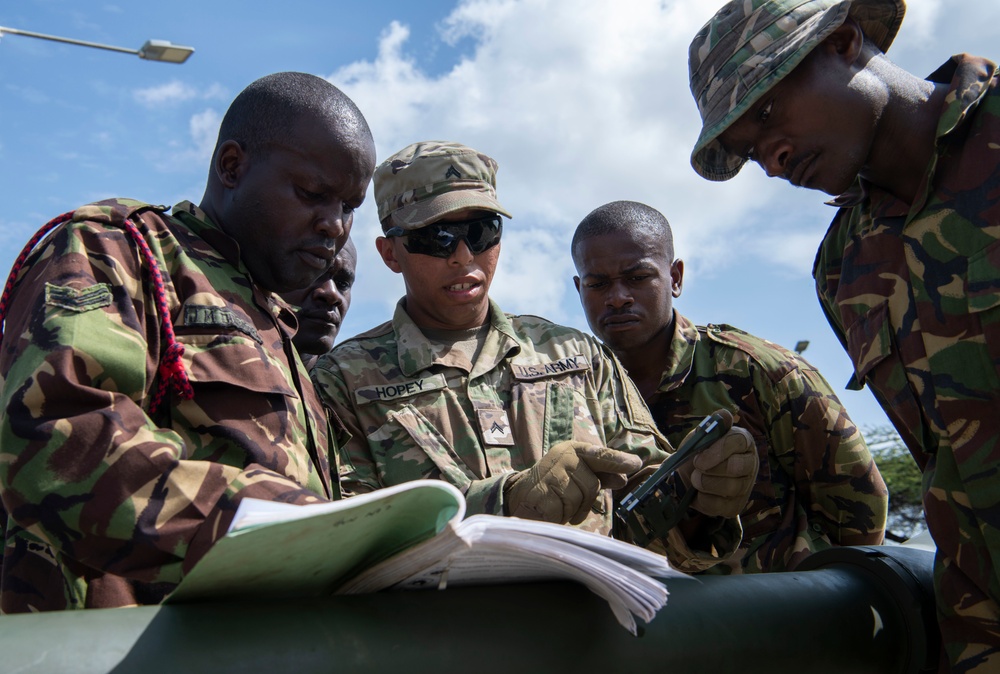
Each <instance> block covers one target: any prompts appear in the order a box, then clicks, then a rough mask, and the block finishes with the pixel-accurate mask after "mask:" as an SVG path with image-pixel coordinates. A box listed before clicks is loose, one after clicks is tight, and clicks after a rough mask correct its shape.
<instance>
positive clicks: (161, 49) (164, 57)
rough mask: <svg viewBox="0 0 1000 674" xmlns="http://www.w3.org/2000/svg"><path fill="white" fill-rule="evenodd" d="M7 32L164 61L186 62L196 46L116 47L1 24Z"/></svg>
mask: <svg viewBox="0 0 1000 674" xmlns="http://www.w3.org/2000/svg"><path fill="white" fill-rule="evenodd" d="M7 33H10V34H11V35H24V36H25V37H37V38H39V39H42V40H51V41H53V42H65V43H66V44H76V45H80V46H81V47H93V48H95V49H107V50H108V51H117V52H122V53H125V54H135V55H136V56H138V57H139V58H141V59H146V60H147V61H162V62H164V63H184V62H185V61H187V60H188V57H189V56H191V54H193V53H194V47H182V46H181V45H177V44H171V43H170V42H168V41H166V40H146V44H144V45H142V47H141V48H139V49H126V48H125V47H114V46H112V45H109V44H100V43H98V42H87V41H85V40H73V39H71V38H68V37H57V36H55V35H46V34H45V33H35V32H32V31H30V30H18V29H17V28H7V27H6V26H0V37H3V36H4V35H5V34H7Z"/></svg>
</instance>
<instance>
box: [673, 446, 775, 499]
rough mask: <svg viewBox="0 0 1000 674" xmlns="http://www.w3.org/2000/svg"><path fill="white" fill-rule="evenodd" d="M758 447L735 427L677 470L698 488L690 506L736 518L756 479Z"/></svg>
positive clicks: (682, 477)
mask: <svg viewBox="0 0 1000 674" xmlns="http://www.w3.org/2000/svg"><path fill="white" fill-rule="evenodd" d="M757 462H758V459H757V448H756V446H755V445H754V441H753V437H752V436H751V435H750V433H749V432H748V431H747V430H746V429H743V428H739V427H734V428H732V429H730V430H729V432H728V433H726V435H724V436H723V437H722V438H721V439H720V440H717V441H716V442H715V444H713V445H712V446H710V447H709V448H707V449H705V450H704V451H703V452H701V453H700V454H698V455H697V456H695V457H694V459H692V460H691V461H689V462H688V463H687V464H686V465H684V466H682V467H681V468H679V469H678V471H677V472H678V473H680V475H681V479H683V480H684V481H685V482H686V483H687V484H688V485H690V486H692V487H694V488H695V489H696V490H697V492H698V493H697V494H696V495H695V497H694V501H693V502H692V503H691V507H692V508H694V509H695V510H697V511H698V512H700V513H703V514H705V515H709V516H712V517H727V518H728V517H736V516H737V515H739V514H740V512H741V511H742V510H743V508H744V506H746V504H747V499H749V498H750V491H751V490H752V489H753V485H754V482H755V481H756V479H757Z"/></svg>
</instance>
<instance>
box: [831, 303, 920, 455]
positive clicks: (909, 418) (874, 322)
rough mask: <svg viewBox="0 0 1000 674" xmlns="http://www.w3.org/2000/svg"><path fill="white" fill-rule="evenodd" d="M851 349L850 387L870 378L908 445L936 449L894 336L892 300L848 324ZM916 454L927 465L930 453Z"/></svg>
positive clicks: (869, 380) (873, 388)
mask: <svg viewBox="0 0 1000 674" xmlns="http://www.w3.org/2000/svg"><path fill="white" fill-rule="evenodd" d="M847 352H848V354H849V355H850V357H851V361H852V362H853V363H854V372H855V377H854V380H852V384H855V380H856V385H851V386H849V388H855V389H860V388H861V382H867V383H868V385H869V386H870V388H871V389H872V392H873V393H874V394H875V397H876V398H877V399H878V400H879V403H880V404H881V405H882V408H883V409H884V410H885V413H886V414H887V415H888V417H889V418H890V419H891V420H892V423H893V425H894V426H895V427H896V430H897V431H898V432H899V435H900V437H902V438H903V441H904V442H905V443H906V445H907V447H910V448H911V451H912V449H913V448H916V447H922V448H925V449H926V450H932V449H933V448H934V447H935V444H934V443H933V441H931V440H930V436H931V433H930V431H929V429H928V427H927V424H926V423H925V421H924V418H923V414H922V413H921V411H920V405H919V403H918V401H917V398H916V396H915V395H914V394H913V389H912V388H911V387H910V382H909V380H908V379H907V376H906V368H905V366H904V364H903V362H902V359H901V357H900V356H899V354H898V350H897V347H896V345H895V341H894V340H893V338H892V326H891V324H890V322H889V304H888V302H882V303H881V304H877V305H875V306H874V307H872V308H871V309H869V310H868V311H867V312H866V313H865V314H864V315H862V316H861V317H860V318H858V320H856V321H855V322H854V323H853V324H852V325H851V326H850V327H848V328H847ZM914 457H915V458H916V460H917V463H918V464H919V465H920V467H921V468H923V466H924V464H925V463H926V457H918V456H917V455H916V454H914Z"/></svg>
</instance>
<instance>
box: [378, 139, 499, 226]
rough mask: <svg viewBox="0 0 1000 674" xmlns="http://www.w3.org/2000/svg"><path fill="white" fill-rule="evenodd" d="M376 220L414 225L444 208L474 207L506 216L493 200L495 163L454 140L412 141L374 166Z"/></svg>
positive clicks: (426, 221)
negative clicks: (451, 141) (453, 141)
mask: <svg viewBox="0 0 1000 674" xmlns="http://www.w3.org/2000/svg"><path fill="white" fill-rule="evenodd" d="M372 180H373V182H374V183H375V202H376V203H377V204H378V219H379V220H380V221H381V222H383V223H385V221H386V218H391V224H392V225H395V226H397V227H400V228H402V229H419V228H420V227H423V226H424V225H429V224H431V223H433V222H435V221H437V220H439V219H441V218H442V217H443V216H445V215H447V214H448V213H452V212H454V211H461V210H463V209H466V208H478V209H483V210H487V211H493V212H495V213H500V214H502V215H506V216H507V217H508V218H509V217H512V216H511V214H510V213H508V212H507V211H506V210H505V209H504V207H503V206H501V205H500V203H499V202H498V201H497V192H496V185H497V163H496V161H494V160H493V159H491V158H490V157H487V156H486V155H484V154H482V153H481V152H477V151H476V150H473V149H472V148H471V147H467V146H465V145H461V144H459V143H450V142H447V141H440V140H430V141H423V142H420V143H414V144H413V145H410V146H408V147H405V148H403V149H402V150H400V151H399V152H397V153H396V154H394V155H392V156H391V157H389V158H388V159H386V160H385V161H384V162H382V163H381V164H379V166H378V168H376V169H375V176H374V178H373V179H372Z"/></svg>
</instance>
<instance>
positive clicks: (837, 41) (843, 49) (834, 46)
mask: <svg viewBox="0 0 1000 674" xmlns="http://www.w3.org/2000/svg"><path fill="white" fill-rule="evenodd" d="M864 44H865V34H864V32H862V30H861V26H859V25H858V23H857V22H856V21H855V20H854V19H852V18H850V17H848V18H847V19H846V20H845V21H844V23H843V24H842V25H840V26H838V27H837V28H836V29H834V31H833V32H832V33H830V35H828V36H827V37H826V39H824V40H823V42H821V43H820V45H819V46H820V47H822V48H823V52H824V53H826V54H828V55H830V56H834V57H836V58H837V59H839V60H841V61H843V62H844V63H846V64H848V65H851V64H853V63H854V62H855V61H856V60H857V59H858V56H860V55H861V48H862V47H863V46H864Z"/></svg>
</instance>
